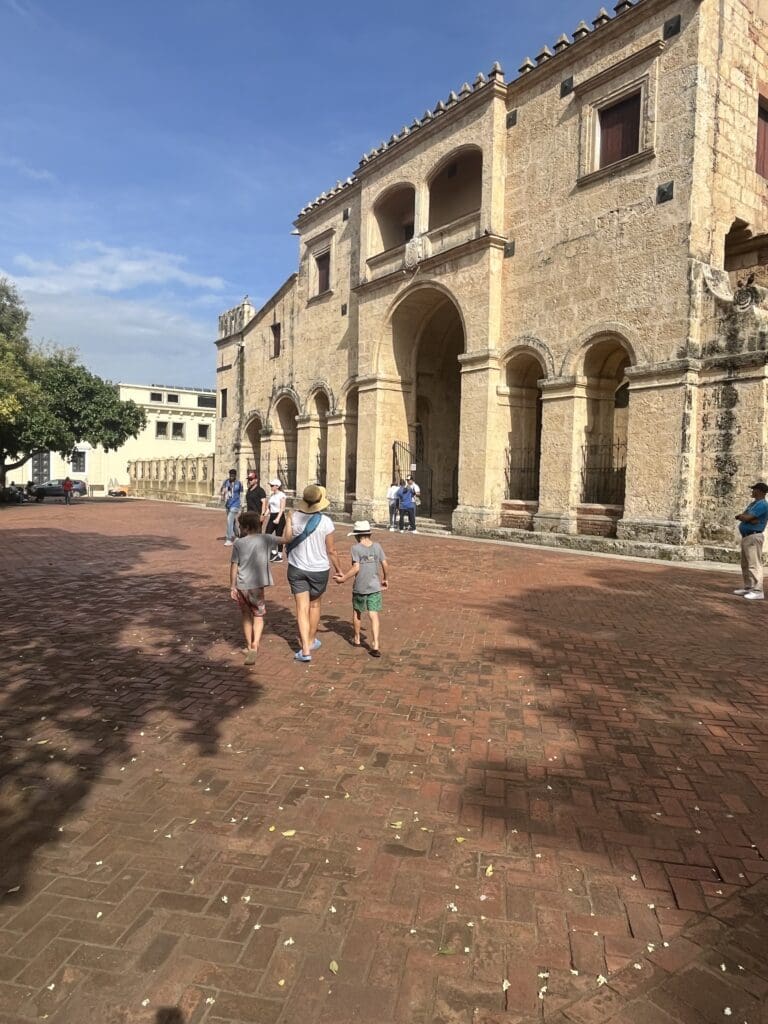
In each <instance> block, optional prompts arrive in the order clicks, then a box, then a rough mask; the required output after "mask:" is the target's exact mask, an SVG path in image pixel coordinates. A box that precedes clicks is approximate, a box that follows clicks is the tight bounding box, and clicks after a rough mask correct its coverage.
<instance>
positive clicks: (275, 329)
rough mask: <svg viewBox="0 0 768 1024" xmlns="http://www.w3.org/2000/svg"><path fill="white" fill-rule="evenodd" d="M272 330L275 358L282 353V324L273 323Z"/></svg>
mask: <svg viewBox="0 0 768 1024" xmlns="http://www.w3.org/2000/svg"><path fill="white" fill-rule="evenodd" d="M326 287H327V286H326ZM320 290H321V291H324V290H325V289H322V288H321V289H320ZM270 330H271V331H272V358H273V359H274V358H277V356H279V355H280V340H281V336H280V324H272V325H271V326H270Z"/></svg>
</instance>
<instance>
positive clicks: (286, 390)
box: [267, 384, 304, 426]
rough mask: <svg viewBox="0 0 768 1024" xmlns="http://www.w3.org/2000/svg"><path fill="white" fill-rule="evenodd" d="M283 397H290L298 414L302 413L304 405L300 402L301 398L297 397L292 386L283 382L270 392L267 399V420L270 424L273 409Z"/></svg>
mask: <svg viewBox="0 0 768 1024" xmlns="http://www.w3.org/2000/svg"><path fill="white" fill-rule="evenodd" d="M283 398H290V399H291V401H292V402H293V404H294V405H295V406H296V409H297V411H298V415H299V416H302V415H303V414H304V407H303V406H302V404H301V399H300V398H299V395H298V392H296V391H295V390H294V389H293V388H292V387H289V386H288V385H287V384H285V385H283V386H282V387H279V388H277V390H276V391H274V392H273V393H272V397H271V398H270V400H269V408H268V409H267V420H268V422H269V425H270V426H273V425H274V424H273V423H272V420H273V418H274V415H275V409H276V408H277V406H278V405H279V403H280V401H281V399H283Z"/></svg>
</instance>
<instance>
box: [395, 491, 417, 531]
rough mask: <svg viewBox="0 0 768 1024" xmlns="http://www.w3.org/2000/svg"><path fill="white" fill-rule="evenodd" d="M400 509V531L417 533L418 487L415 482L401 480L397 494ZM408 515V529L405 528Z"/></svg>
mask: <svg viewBox="0 0 768 1024" xmlns="http://www.w3.org/2000/svg"><path fill="white" fill-rule="evenodd" d="M395 499H396V501H397V506H398V508H399V509H400V533H405V532H407V533H416V489H415V487H414V486H413V482H412V481H411V480H410V479H409V480H401V481H400V486H399V487H398V489H397V494H396V495H395ZM406 516H407V517H408V530H407V531H406V530H405V517H406Z"/></svg>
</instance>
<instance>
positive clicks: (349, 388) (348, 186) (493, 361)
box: [217, 0, 768, 558]
mask: <svg viewBox="0 0 768 1024" xmlns="http://www.w3.org/2000/svg"><path fill="white" fill-rule="evenodd" d="M764 7H765V4H763V3H762V2H761V0H636V2H635V3H631V2H629V0H620V2H618V3H617V4H616V7H615V11H614V14H613V15H612V16H609V15H608V14H606V13H605V11H601V12H600V13H599V14H598V16H597V17H596V18H595V20H594V21H593V22H592V23H591V24H590V25H588V24H586V23H585V22H581V23H580V24H579V25H578V26H577V28H576V29H575V30H574V31H573V32H572V33H571V35H570V36H566V35H563V36H561V37H560V38H559V39H558V40H557V42H556V43H555V44H554V46H553V47H552V48H549V47H544V48H543V49H542V50H541V52H540V53H539V54H538V55H537V56H536V58H535V60H531V59H529V58H526V60H525V62H524V63H523V65H522V67H521V68H520V73H519V76H518V77H516V78H515V79H514V80H513V81H509V82H508V81H507V80H506V79H505V76H504V74H503V72H502V70H501V68H500V66H499V65H498V64H496V65H494V67H493V68H492V69H491V70H490V72H489V73H487V74H480V75H478V76H477V78H476V79H475V80H474V81H473V82H472V84H465V85H464V86H462V88H461V89H460V90H459V91H458V92H452V93H451V94H450V95H449V96H448V97H447V98H446V99H444V100H441V101H440V102H439V103H438V104H437V105H436V106H435V108H434V109H432V110H429V111H426V112H425V113H424V114H423V115H422V116H421V117H419V118H416V119H415V120H414V121H413V122H412V124H411V125H409V126H405V127H403V128H402V130H401V131H400V132H398V133H396V134H395V135H393V136H392V137H391V138H390V140H389V141H388V142H384V143H382V144H381V145H380V146H379V147H377V148H376V149H374V150H373V151H372V152H371V153H367V154H365V155H364V157H363V159H362V160H361V162H360V165H359V166H358V168H357V170H356V171H355V173H354V175H353V176H352V177H350V178H348V179H347V180H346V181H344V182H338V183H337V184H336V186H335V187H334V188H332V189H331V190H330V191H329V192H327V193H323V194H322V195H321V196H319V197H318V198H317V199H316V200H314V201H313V202H311V203H310V204H309V205H308V206H307V207H305V208H304V209H303V210H302V211H301V212H300V214H299V216H298V218H297V220H296V228H297V231H298V235H299V247H300V256H299V267H298V272H297V273H296V274H294V275H292V276H291V277H290V278H289V279H288V280H287V281H286V283H285V284H284V285H283V286H282V288H281V289H280V290H279V291H278V292H277V293H276V294H275V295H274V296H273V297H272V298H271V299H270V300H269V301H268V302H267V303H265V304H264V306H263V307H262V308H261V309H259V310H255V309H254V308H253V307H252V306H251V305H250V303H247V302H246V303H244V304H241V305H240V306H238V307H236V308H235V309H234V310H230V311H229V312H228V313H225V314H224V315H223V316H222V317H221V318H220V323H219V338H218V341H217V378H218V388H219V393H220V408H219V419H218V426H217V460H218V466H219V467H221V466H226V465H227V464H230V463H231V464H232V465H236V466H238V468H239V470H240V472H244V471H245V469H246V468H248V467H249V466H251V465H256V464H258V465H260V467H261V471H262V475H263V476H272V475H274V474H276V473H277V474H278V475H281V476H283V477H285V478H286V480H287V483H288V484H289V486H291V487H295V486H296V485H297V483H298V486H299V487H301V486H303V485H304V484H305V483H306V482H309V481H312V480H319V481H320V482H323V483H325V484H326V486H327V487H328V490H329V495H330V497H331V498H332V499H333V501H334V503H335V505H336V507H337V509H342V508H346V509H347V510H348V511H351V512H353V513H354V514H355V515H356V516H360V517H363V516H366V517H373V518H375V519H377V520H379V521H381V520H382V519H384V518H386V516H385V510H386V502H385V493H386V489H387V486H388V485H389V483H390V481H391V478H392V476H393V473H394V474H395V475H399V474H400V473H402V472H404V471H405V470H406V469H407V468H409V467H413V466H415V467H416V472H415V475H416V478H417V480H419V482H420V483H421V486H422V491H423V499H424V507H423V508H422V512H423V513H429V512H431V513H432V514H433V515H434V516H436V517H438V518H440V517H441V516H443V517H446V518H447V517H449V516H450V519H451V522H452V525H453V528H454V530H456V531H458V532H463V533H468V534H489V535H498V536H514V537H517V538H525V537H526V536H530V537H531V539H533V538H534V537H535V538H536V539H539V540H542V541H545V542H548V543H568V544H569V545H571V546H584V545H588V544H598V543H599V544H603V545H604V546H607V547H613V548H614V549H620V550H633V551H637V552H638V553H656V554H658V553H664V554H666V555H668V556H669V557H682V558H686V557H687V558H690V557H700V556H701V555H702V554H708V555H711V556H712V557H717V556H718V555H722V554H723V553H724V551H723V550H722V549H727V548H728V547H732V546H733V543H734V537H735V534H734V530H733V522H734V520H733V515H734V513H735V511H737V510H740V508H741V507H742V506H743V504H744V502H745V501H746V499H747V498H748V485H749V484H750V483H751V482H752V479H751V478H753V477H761V476H763V475H764V473H765V472H766V471H768V467H766V466H765V465H764V461H765V434H766V429H767V427H768V424H767V423H766V408H767V406H766V394H765V388H766V351H767V349H768V344H767V341H768V303H766V302H765V297H766V295H768V292H766V290H765V289H764V287H763V283H766V284H768V281H765V275H764V273H763V272H762V270H761V266H762V265H763V264H765V263H768V236H766V232H768V212H767V211H766V197H768V181H767V180H766V177H765V176H764V175H765V174H768V170H766V168H764V167H762V168H759V170H758V169H756V168H758V167H759V161H758V156H757V147H758V145H759V139H760V138H761V137H762V136H760V135H759V131H762V130H763V129H764V128H765V124H766V123H768V114H766V115H763V113H762V112H761V111H762V110H763V109H764V108H765V107H766V106H768V57H767V55H766V49H765V47H766V45H767V44H766V38H767V36H766V29H768V25H767V24H766V22H765V17H766V11H765V10H764ZM763 97H765V99H763ZM617 125H618V127H617ZM765 130H766V132H768V129H765ZM765 138H768V134H766V136H765ZM761 172H762V173H761ZM224 406H225V407H224Z"/></svg>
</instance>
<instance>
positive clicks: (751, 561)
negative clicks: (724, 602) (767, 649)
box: [734, 483, 768, 601]
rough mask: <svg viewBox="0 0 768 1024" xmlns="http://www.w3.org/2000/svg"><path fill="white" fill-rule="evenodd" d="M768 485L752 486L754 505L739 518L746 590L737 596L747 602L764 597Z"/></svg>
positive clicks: (760, 599) (742, 567)
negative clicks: (764, 545)
mask: <svg viewBox="0 0 768 1024" xmlns="http://www.w3.org/2000/svg"><path fill="white" fill-rule="evenodd" d="M766 494H768V484H764V483H756V484H752V501H751V502H750V504H749V505H747V507H746V508H745V509H744V511H743V512H740V513H739V514H738V515H737V516H736V518H737V519H738V521H739V533H740V534H741V574H742V576H743V577H744V586H743V587H739V589H738V590H734V594H739V595H740V596H741V597H745V598H746V599H747V600H748V601H762V600H763V599H764V597H765V595H764V594H763V541H764V539H765V524H766V523H768V501H766V500H765V496H766Z"/></svg>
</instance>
